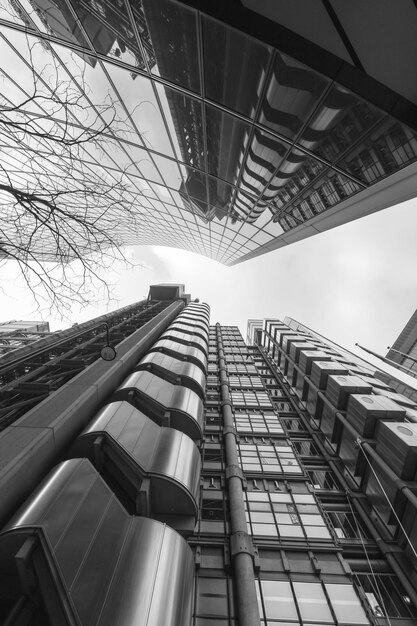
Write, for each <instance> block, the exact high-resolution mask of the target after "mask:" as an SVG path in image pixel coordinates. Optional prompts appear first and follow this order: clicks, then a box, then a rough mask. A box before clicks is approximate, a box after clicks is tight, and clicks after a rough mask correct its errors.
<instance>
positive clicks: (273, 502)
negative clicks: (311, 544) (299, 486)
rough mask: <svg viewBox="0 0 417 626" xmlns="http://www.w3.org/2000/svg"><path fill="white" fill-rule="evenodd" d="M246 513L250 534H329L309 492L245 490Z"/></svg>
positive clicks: (323, 536) (311, 536)
mask: <svg viewBox="0 0 417 626" xmlns="http://www.w3.org/2000/svg"><path fill="white" fill-rule="evenodd" d="M245 504H246V516H247V521H248V524H249V525H250V528H251V530H252V534H253V535H261V536H267V537H281V538H297V539H306V538H307V539H315V540H316V539H325V540H331V539H332V536H331V534H330V532H329V530H328V529H327V526H326V522H325V521H324V519H323V516H322V515H321V513H320V509H319V507H318V506H317V503H316V501H315V499H314V496H313V495H311V494H304V493H294V494H293V493H268V492H255V491H251V492H248V493H247V494H246V503H245Z"/></svg>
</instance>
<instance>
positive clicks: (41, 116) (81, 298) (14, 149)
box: [0, 40, 141, 316]
mask: <svg viewBox="0 0 417 626" xmlns="http://www.w3.org/2000/svg"><path fill="white" fill-rule="evenodd" d="M27 41H28V49H29V56H30V59H31V60H32V54H33V53H34V52H35V47H36V46H37V45H39V44H37V43H35V44H33V43H32V44H29V40H27ZM44 47H45V46H44V45H43V48H42V49H43V52H44V55H45V66H44V69H43V72H40V73H36V72H35V71H34V70H33V73H32V79H33V80H32V84H30V85H25V86H24V87H22V88H21V92H22V98H21V100H20V101H19V102H18V103H16V102H12V101H9V100H8V99H7V93H3V96H0V267H1V266H2V265H3V266H4V265H5V264H10V263H12V264H13V265H14V266H16V267H17V268H18V269H19V272H20V274H21V276H22V277H23V280H24V282H25V285H26V287H27V288H28V289H30V291H31V292H32V294H33V295H34V297H35V300H36V302H37V306H38V308H45V307H47V308H48V309H49V311H50V312H54V313H56V312H58V313H59V314H60V315H61V316H62V315H65V313H66V312H67V311H68V310H69V308H70V307H71V306H72V305H73V304H74V303H77V304H81V305H84V304H86V303H88V302H90V301H91V299H93V298H94V300H96V299H97V298H96V293H97V289H99V288H101V289H102V290H103V291H104V293H105V297H106V298H107V299H110V297H111V289H110V286H109V285H108V284H107V283H106V280H105V279H104V278H103V270H106V268H111V267H112V266H113V264H114V262H115V261H122V262H123V263H125V264H129V261H128V260H127V259H126V257H125V254H124V252H123V239H124V236H123V235H124V233H128V232H129V233H132V232H135V231H137V229H138V227H139V225H138V222H137V218H138V212H137V210H136V206H137V205H138V204H140V202H138V198H139V196H140V195H141V191H140V190H139V189H137V188H136V187H135V186H134V185H133V184H130V182H131V180H130V179H129V172H128V171H124V172H121V173H119V175H117V174H115V172H114V171H113V170H111V171H110V170H109V171H107V170H106V169H105V168H104V167H102V166H101V160H103V161H104V160H105V158H106V156H107V155H108V153H109V151H111V150H112V145H115V133H118V134H119V135H120V134H121V133H122V134H123V133H125V134H126V135H127V134H128V132H129V131H128V126H127V124H125V123H124V122H123V120H120V115H118V111H117V103H116V102H113V101H111V99H110V98H107V99H106V101H105V102H101V103H97V104H93V103H92V102H91V101H90V99H89V96H88V87H87V85H85V84H84V74H83V70H82V69H81V70H79V71H78V75H77V77H76V80H75V79H74V78H70V77H69V76H70V74H66V78H63V74H62V68H61V67H59V63H58V61H57V60H56V58H55V56H54V53H53V51H52V50H50V51H49V52H48V51H46V50H44ZM75 66H76V64H75ZM32 67H33V64H32ZM25 90H26V91H25Z"/></svg>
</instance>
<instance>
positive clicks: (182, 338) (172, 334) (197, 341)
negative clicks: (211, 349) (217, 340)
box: [161, 329, 208, 356]
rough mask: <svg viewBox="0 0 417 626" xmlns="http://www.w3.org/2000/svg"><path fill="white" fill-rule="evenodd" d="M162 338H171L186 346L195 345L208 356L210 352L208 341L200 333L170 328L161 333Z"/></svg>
mask: <svg viewBox="0 0 417 626" xmlns="http://www.w3.org/2000/svg"><path fill="white" fill-rule="evenodd" d="M161 339H171V341H177V342H178V343H182V344H184V345H186V346H193V347H194V348H199V349H200V350H202V352H204V354H205V355H206V356H207V354H208V345H207V341H205V340H204V339H201V337H200V336H199V335H189V334H188V333H183V332H178V331H176V330H169V329H168V330H166V331H165V332H164V333H163V334H162V335H161Z"/></svg>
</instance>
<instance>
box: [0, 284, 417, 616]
mask: <svg viewBox="0 0 417 626" xmlns="http://www.w3.org/2000/svg"><path fill="white" fill-rule="evenodd" d="M209 315H210V308H209V306H208V305H207V304H205V303H200V302H198V301H191V298H190V296H189V295H186V294H184V289H183V286H182V285H156V286H153V287H151V289H150V297H149V299H148V300H146V301H143V302H140V303H137V304H135V305H132V306H130V307H125V308H124V309H120V310H119V311H115V312H114V313H112V314H109V315H107V316H104V317H103V318H99V319H96V320H91V321H90V322H87V323H86V324H82V325H81V324H80V325H79V326H78V327H73V328H71V329H69V331H63V332H62V333H59V334H57V336H56V337H54V336H53V335H52V336H51V337H50V338H49V342H50V343H49V344H48V345H46V346H44V350H43V352H42V353H40V352H36V351H34V350H33V353H32V354H30V353H29V352H28V349H29V348H28V347H26V348H22V353H21V355H20V358H17V357H16V358H14V360H13V361H10V362H9V363H8V364H7V367H3V368H2V369H1V370H0V375H1V376H2V383H3V388H2V395H1V402H2V404H0V411H1V413H0V415H2V416H3V418H2V420H3V421H2V429H3V430H2V433H1V434H0V453H1V460H2V462H1V466H0V523H1V530H0V582H1V596H0V620H1V622H2V623H4V624H8V625H17V624H19V625H21V624H31V625H32V624H35V625H36V624H39V625H42V626H46V625H48V624H51V625H52V626H56V625H58V624H59V625H61V624H65V625H66V624H71V625H72V624H79V625H82V626H84V625H85V624H89V625H91V626H93V625H96V624H97V625H98V624H100V625H104V624H108V625H109V626H110V625H111V626H113V625H114V624H120V625H121V626H122V625H123V626H125V625H129V626H130V625H132V626H133V625H135V626H138V625H143V626H145V625H146V626H151V625H152V626H220V625H221V626H226V625H227V626H233V625H234V626H257V625H261V624H262V626H270V625H272V624H273V625H280V626H284V625H285V626H289V625H291V626H313V625H315V626H330V625H334V626H336V625H337V626H348V625H349V626H360V625H365V624H373V625H375V626H386V625H388V626H389V625H390V624H395V625H396V626H406V625H407V626H411V625H412V624H415V623H416V620H417V583H416V581H417V572H416V567H417V555H416V552H415V547H414V546H415V536H416V532H417V527H416V515H415V507H416V489H417V484H416V454H417V452H416V450H417V445H416V440H417V427H416V423H415V422H416V415H417V411H416V410H415V409H416V407H415V405H414V404H413V403H412V402H411V401H410V400H407V399H406V398H404V397H402V396H401V395H399V394H395V393H393V392H392V391H390V390H389V388H388V387H387V386H386V385H384V384H383V383H381V381H378V380H377V379H375V377H374V375H373V374H374V371H373V369H372V368H370V367H369V366H367V365H366V363H364V362H362V361H360V360H359V359H357V358H354V357H352V355H350V353H349V352H347V351H346V350H343V348H340V347H339V346H336V344H334V343H332V342H330V341H328V340H325V339H324V338H323V337H321V336H320V335H317V334H316V333H314V332H312V331H310V330H307V329H306V327H304V326H302V325H301V324H299V323H297V322H295V321H294V320H286V321H285V323H282V322H280V321H278V320H266V321H265V322H264V323H263V324H261V325H260V323H259V322H258V321H256V320H251V323H250V325H249V329H248V333H249V339H250V342H251V343H250V344H249V345H248V344H246V343H245V342H244V340H243V338H242V336H241V334H240V331H239V330H238V328H237V327H234V326H221V325H220V324H215V325H210V321H209ZM103 324H107V326H108V331H109V335H108V337H107V335H106V333H105V332H103ZM260 329H261V332H259V330H260ZM106 331H107V329H106ZM64 333H67V334H66V335H65V334H64ZM109 343H110V344H111V347H112V348H115V350H116V353H117V354H116V355H115V358H114V359H113V360H109V361H105V360H103V359H100V358H99V354H100V352H102V351H103V348H108V344H109ZM102 354H104V355H105V356H109V357H110V358H111V357H112V355H111V350H110V351H108V350H107V351H105V352H104V353H103V352H102ZM113 356H114V354H113ZM25 394H26V395H25ZM25 398H26V400H25ZM25 402H26V404H25ZM6 407H8V409H6ZM7 410H8V411H9V413H7ZM5 415H6V417H4V416H5Z"/></svg>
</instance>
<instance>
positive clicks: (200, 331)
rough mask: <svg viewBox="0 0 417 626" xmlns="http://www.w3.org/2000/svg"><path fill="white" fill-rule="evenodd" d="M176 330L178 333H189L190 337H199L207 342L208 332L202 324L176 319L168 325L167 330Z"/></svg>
mask: <svg viewBox="0 0 417 626" xmlns="http://www.w3.org/2000/svg"><path fill="white" fill-rule="evenodd" d="M174 329H178V330H179V331H180V332H185V333H189V334H190V335H193V334H196V335H200V336H201V338H202V339H204V340H205V341H207V342H208V338H209V331H208V328H205V327H204V326H203V325H202V324H198V323H194V322H190V321H189V320H184V319H176V320H175V322H173V323H172V324H170V326H169V328H168V330H174Z"/></svg>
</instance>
